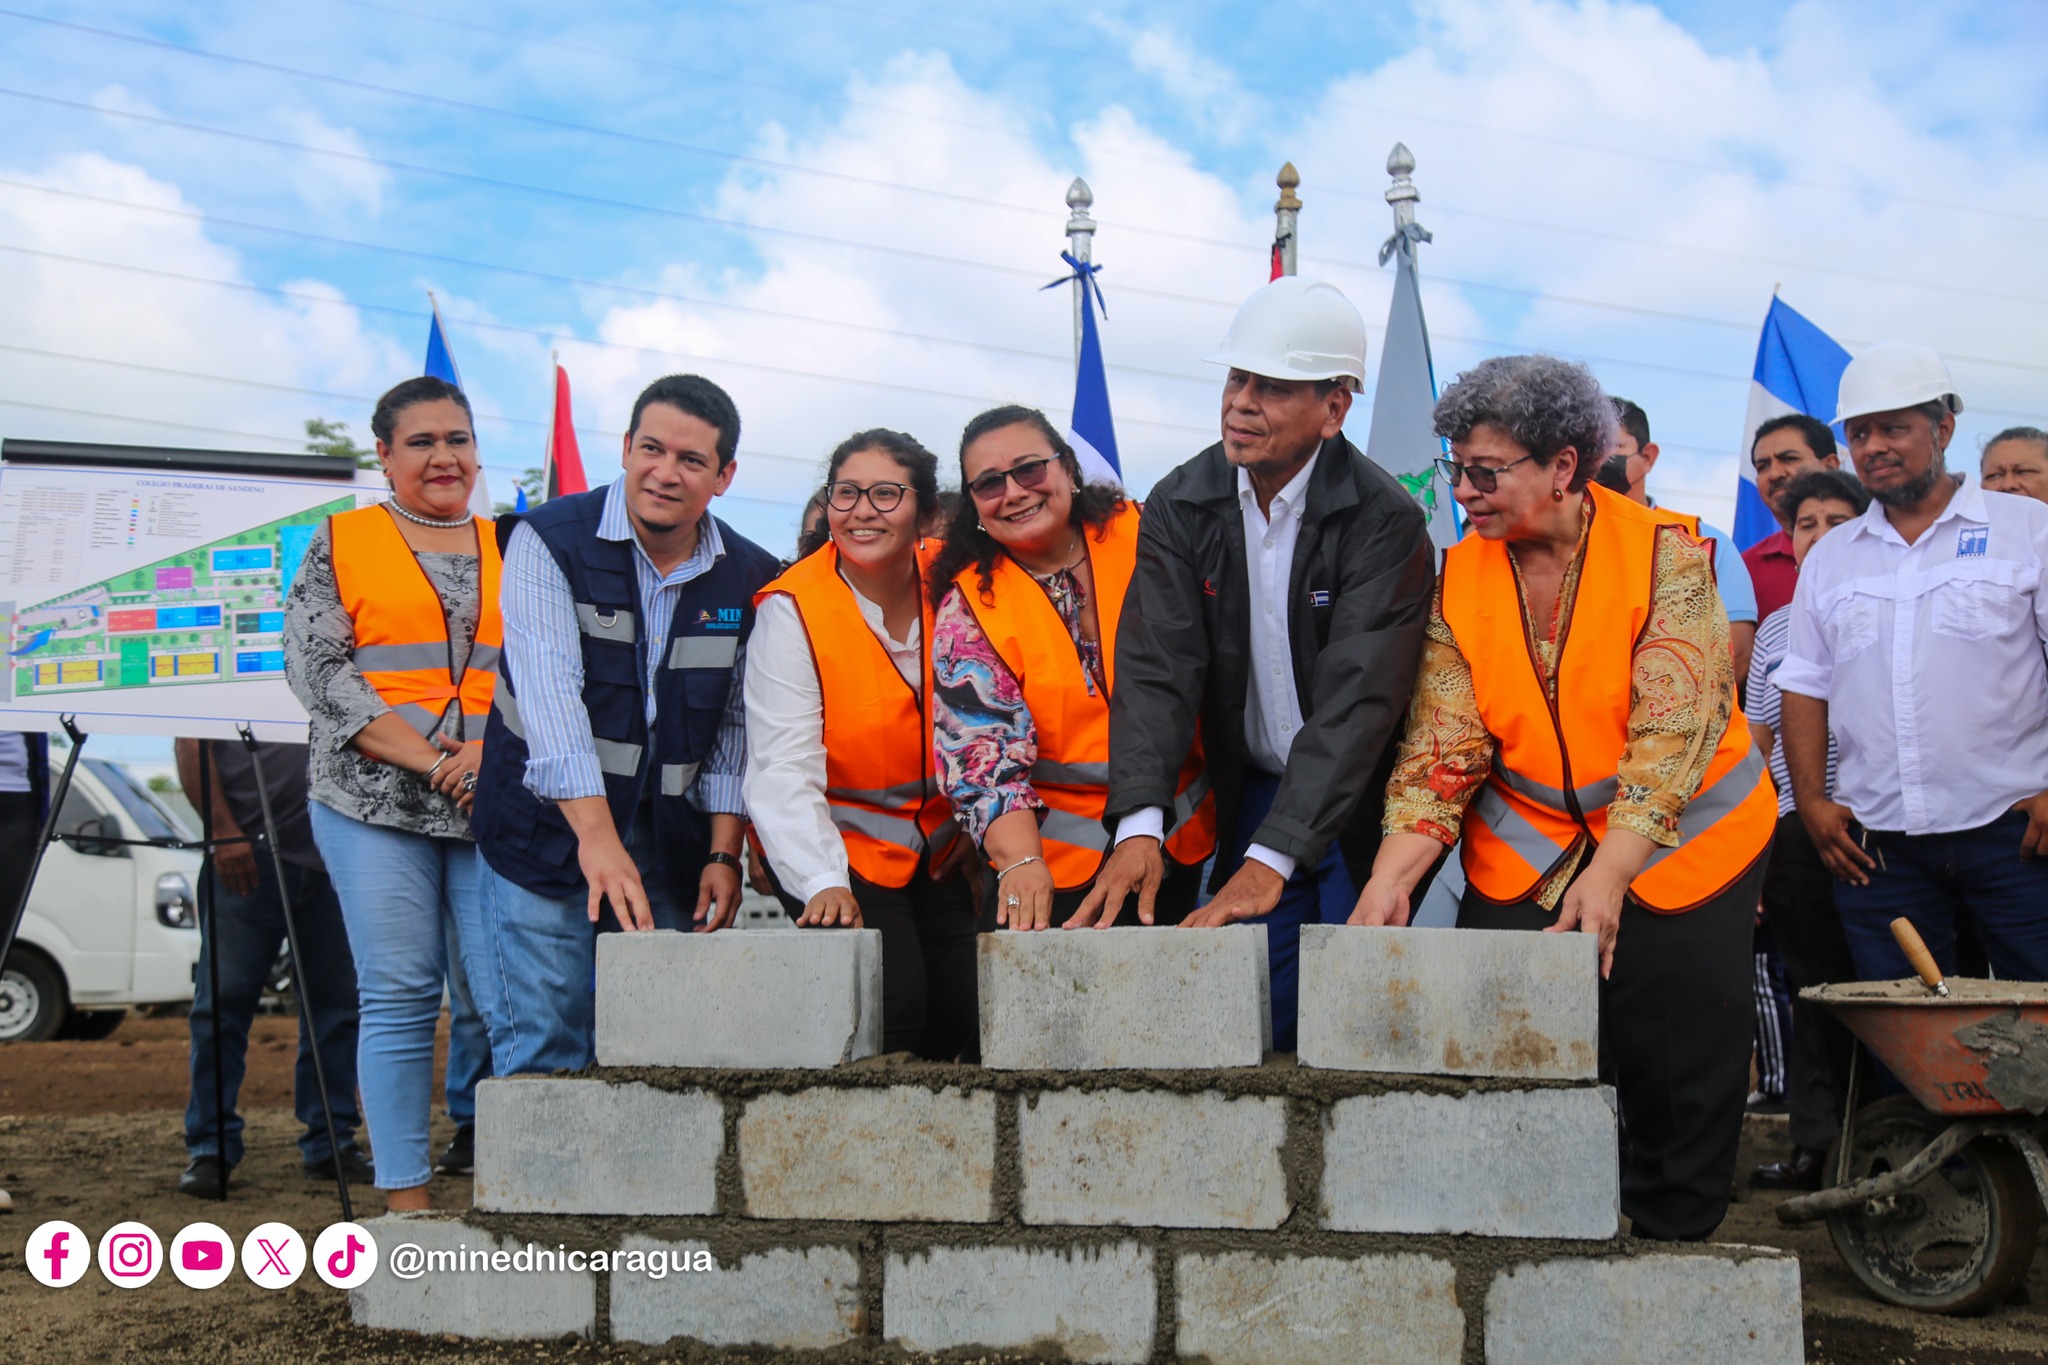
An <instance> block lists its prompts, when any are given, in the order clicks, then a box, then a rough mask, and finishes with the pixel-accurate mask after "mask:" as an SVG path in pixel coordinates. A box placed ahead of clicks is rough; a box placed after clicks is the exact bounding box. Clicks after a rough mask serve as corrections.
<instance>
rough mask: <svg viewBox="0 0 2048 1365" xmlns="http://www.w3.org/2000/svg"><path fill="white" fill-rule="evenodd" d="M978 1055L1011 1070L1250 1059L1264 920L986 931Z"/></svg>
mask: <svg viewBox="0 0 2048 1365" xmlns="http://www.w3.org/2000/svg"><path fill="white" fill-rule="evenodd" d="M976 953H977V957H978V963H979V967H980V986H981V1060H982V1064H983V1065H984V1066H989V1067H995V1068H998V1069H1001V1070H1009V1071H1017V1070H1027V1069H1037V1068H1044V1069H1049V1070H1062V1071H1101V1070H1105V1069H1108V1068H1112V1067H1149V1068H1166V1067H1172V1068H1184V1067H1218V1066H1257V1065H1258V1064H1259V1061H1260V1059H1261V1058H1262V1057H1263V1056H1264V1054H1265V1051H1266V1049H1267V1047H1269V1046H1270V1045H1271V1043H1272V1039H1273V1011H1272V1008H1271V1006H1270V1004H1269V1003H1268V994H1267V992H1268V984H1267V979H1266V928H1265V926H1264V925H1234V926H1232V927H1230V928H1227V929H1202V930H1194V929H1189V930H1184V931H1183V930H1166V929H1149V928H1143V927H1126V928H1121V929H1100V930H1096V929H1091V930H1087V931H1085V932H1084V931H1081V930H1075V931H1073V932H1071V933H1069V932H1065V931H1058V930H1047V931H1041V932H1038V933H1014V932H1008V931H1004V932H999V933H993V934H983V935H982V936H981V937H980V939H978V940H977V941H976Z"/></svg>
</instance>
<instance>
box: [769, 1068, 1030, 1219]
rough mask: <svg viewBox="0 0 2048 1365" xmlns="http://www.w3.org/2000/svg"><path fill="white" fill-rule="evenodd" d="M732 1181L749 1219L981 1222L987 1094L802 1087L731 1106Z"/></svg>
mask: <svg viewBox="0 0 2048 1365" xmlns="http://www.w3.org/2000/svg"><path fill="white" fill-rule="evenodd" d="M739 1147H740V1181H741V1183H742V1185H743V1186H744V1188H745V1190H746V1197H747V1212H748V1214H749V1215H751V1216H752V1217H755V1218H832V1219H845V1220H852V1221H864V1222H877V1223H885V1222H886V1223H893V1222H905V1221H927V1222H938V1223H986V1222H988V1221H989V1220H990V1219H991V1218H993V1217H994V1216H995V1209H994V1203H995V1179H996V1096H995V1092H994V1091H992V1090H969V1091H963V1090H959V1089H956V1088H954V1087H951V1086H948V1087H947V1088H946V1089H944V1090H940V1091H936V1092H934V1091H931V1090H928V1089H926V1088H924V1087H923V1086H915V1085H899V1086H891V1087H890V1088H888V1089H885V1090H839V1089H824V1088H820V1089H816V1090H802V1091H798V1092H797V1093H795V1094H772V1095H760V1096H756V1097H755V1098H753V1099H750V1100H748V1101H747V1107H746V1109H745V1110H744V1111H742V1113H741V1114H740V1136H739Z"/></svg>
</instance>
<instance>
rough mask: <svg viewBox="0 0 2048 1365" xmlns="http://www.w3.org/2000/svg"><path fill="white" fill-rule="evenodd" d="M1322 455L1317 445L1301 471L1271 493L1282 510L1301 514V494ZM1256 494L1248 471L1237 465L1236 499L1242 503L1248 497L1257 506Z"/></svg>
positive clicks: (1251, 503)
mask: <svg viewBox="0 0 2048 1365" xmlns="http://www.w3.org/2000/svg"><path fill="white" fill-rule="evenodd" d="M1322 457H1323V451H1322V447H1320V446H1318V447H1317V448H1316V453H1315V454H1313V455H1311V456H1309V457H1308V463H1307V464H1305V465H1303V466H1302V467H1301V472H1300V473H1298V474H1296V475H1295V476H1294V477H1293V478H1291V479H1289V480H1288V481H1287V485H1286V486H1285V487H1284V488H1282V489H1281V490H1280V491H1279V492H1278V493H1275V494H1274V495H1273V502H1274V503H1276V504H1277V505H1279V507H1280V508H1281V510H1282V511H1283V512H1291V513H1293V514H1294V515H1296V516H1299V515H1301V495H1302V493H1303V492H1304V491H1306V490H1307V488H1308V480H1309V475H1311V474H1313V473H1315V468H1316V461H1317V460H1320V459H1321V458H1322ZM1258 496H1259V492H1258V490H1257V489H1256V488H1253V487H1252V476H1251V473H1250V471H1248V470H1247V469H1246V468H1245V467H1244V466H1243V465H1239V466H1237V500H1238V501H1239V502H1240V503H1243V502H1245V501H1246V499H1250V500H1251V501H1250V505H1251V506H1252V507H1257V506H1258Z"/></svg>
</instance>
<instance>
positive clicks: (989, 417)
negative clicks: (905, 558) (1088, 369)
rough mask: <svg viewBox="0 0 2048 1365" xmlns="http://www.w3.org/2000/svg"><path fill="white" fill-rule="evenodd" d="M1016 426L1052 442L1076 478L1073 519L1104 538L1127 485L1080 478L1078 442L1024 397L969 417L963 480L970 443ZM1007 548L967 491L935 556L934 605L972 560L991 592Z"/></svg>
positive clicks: (983, 589) (962, 451)
mask: <svg viewBox="0 0 2048 1365" xmlns="http://www.w3.org/2000/svg"><path fill="white" fill-rule="evenodd" d="M1015 426H1027V427H1032V428H1035V429H1036V430H1037V432H1038V434H1039V435H1041V436H1043V437H1045V440H1046V444H1048V445H1050V446H1051V447H1052V453H1053V455H1054V457H1055V458H1056V459H1058V461H1059V463H1060V466H1061V468H1063V469H1065V470H1066V471H1067V477H1068V478H1070V479H1072V480H1073V481H1074V505H1073V509H1072V511H1071V512H1070V513H1069V519H1070V521H1071V523H1072V525H1073V526H1074V528H1075V529H1076V530H1081V531H1089V530H1092V531H1095V532H1097V533H1098V534H1097V538H1098V539H1100V533H1101V531H1102V530H1103V528H1104V527H1106V526H1108V525H1109V522H1110V518H1112V517H1114V516H1115V515H1116V514H1117V513H1118V512H1120V511H1122V510H1123V507H1124V491H1123V489H1121V488H1118V487H1117V486H1116V485H1115V484H1108V483H1084V482H1083V481H1082V478H1081V461H1080V458H1079V457H1078V456H1076V455H1075V454H1074V448H1073V446H1071V445H1069V444H1068V443H1067V439H1066V438H1065V437H1064V436H1062V435H1060V433H1059V430H1058V429H1057V428H1056V427H1054V426H1053V424H1052V423H1051V422H1049V421H1047V420H1046V416H1045V414H1044V413H1042V412H1040V411H1039V410H1038V409H1037V408H1030V407H1025V406H1024V405H1023V404H1021V403H1008V404H1005V405H1004V406H1002V407H999V408H990V409H989V410H988V411H987V412H984V413H982V414H980V415H979V416H977V417H976V418H974V420H973V421H971V422H969V423H968V424H967V429H966V430H965V431H962V432H961V433H960V481H961V483H962V484H965V483H966V481H967V447H969V446H971V445H973V444H974V443H975V442H976V441H978V440H980V439H981V438H982V437H984V436H986V435H988V434H989V433H990V432H991V431H1001V430H1002V429H1003V428H1004V427H1015ZM1002 552H1003V547H1002V546H1001V545H998V544H997V543H996V538H995V537H994V536H992V535H990V534H989V533H988V532H987V531H984V530H983V529H982V528H981V511H980V509H978V508H977V507H975V505H974V498H973V496H972V495H971V494H965V493H964V492H963V495H962V496H961V498H960V501H959V504H958V505H957V506H955V507H954V509H953V519H952V520H951V521H950V522H948V523H947V525H946V543H945V548H944V549H942V550H940V551H939V557H938V559H937V560H935V561H934V562H933V564H932V568H931V574H930V577H929V579H928V581H929V583H930V584H931V589H930V591H931V598H932V603H933V605H935V606H936V605H937V604H938V603H939V602H941V601H943V600H944V599H945V596H946V591H947V589H949V588H951V587H952V585H953V580H954V579H955V578H958V577H959V576H960V571H961V570H963V569H965V568H967V567H968V566H969V565H970V564H971V565H973V566H974V570H975V574H976V576H977V580H978V584H979V587H980V589H981V592H982V594H983V596H984V597H986V595H987V594H988V593H989V591H990V589H991V587H992V584H993V579H992V578H991V575H992V574H993V573H994V572H995V567H996V556H997V555H999V554H1001V553H1002Z"/></svg>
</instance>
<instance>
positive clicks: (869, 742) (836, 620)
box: [669, 540, 958, 887]
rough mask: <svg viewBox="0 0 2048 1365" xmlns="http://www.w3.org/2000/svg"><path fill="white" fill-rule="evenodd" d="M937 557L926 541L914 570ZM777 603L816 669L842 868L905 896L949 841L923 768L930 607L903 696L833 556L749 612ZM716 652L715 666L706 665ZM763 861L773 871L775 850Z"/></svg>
mask: <svg viewBox="0 0 2048 1365" xmlns="http://www.w3.org/2000/svg"><path fill="white" fill-rule="evenodd" d="M938 548H939V542H937V541H935V540H928V541H924V542H923V543H921V544H920V546H919V548H918V557H919V562H920V565H921V566H922V565H927V564H929V563H930V561H931V558H932V556H934V555H936V554H937V552H938ZM778 593H779V594H782V595H784V596H787V597H788V598H789V599H790V601H791V602H792V603H794V604H795V606H796V614H797V620H798V621H799V622H801V623H802V625H803V628H804V633H805V635H806V636H807V637H808V639H809V641H810V646H811V658H812V661H813V663H814V664H815V665H816V666H817V671H818V688H819V693H820V698H821V702H822V705H821V711H822V715H821V716H820V718H819V726H820V743H821V746H822V747H823V749H824V752H825V801H826V805H827V807H828V809H829V814H830V815H831V818H832V824H833V827H834V828H836V829H837V830H838V831H839V834H840V838H841V839H843V840H844V841H845V843H846V859H847V863H848V864H849V865H850V866H851V867H852V869H853V871H854V872H855V873H856V874H857V875H858V876H859V877H860V878H861V879H862V880H863V881H867V882H871V883H873V884H874V885H877V886H889V887H897V886H906V885H908V884H909V882H910V879H911V878H912V877H913V876H914V875H915V874H916V872H917V868H918V864H919V862H920V861H921V860H922V859H923V858H924V856H925V853H926V850H927V849H929V850H930V851H931V852H932V853H933V854H935V855H936V854H938V853H941V852H943V851H944V850H945V848H946V847H947V846H948V845H950V844H951V843H952V841H953V838H954V837H955V835H956V834H957V833H958V831H957V828H956V827H955V826H954V825H953V812H952V807H951V806H950V805H948V804H947V801H946V798H945V796H944V794H943V793H941V792H940V790H939V783H938V776H937V774H936V772H935V771H934V768H933V758H932V726H931V712H930V708H929V706H928V705H927V704H926V701H927V699H928V698H929V697H930V696H931V694H932V665H931V635H932V612H931V603H930V602H929V601H928V600H927V598H926V594H924V593H923V592H920V593H919V594H918V608H919V611H920V612H921V613H922V620H921V629H922V634H921V636H920V637H919V638H920V640H921V641H922V643H923V649H922V651H921V653H920V659H921V667H922V670H923V677H922V687H920V688H913V687H912V686H911V685H910V684H909V683H908V682H907V681H905V679H904V677H903V675H902V674H901V673H900V672H898V671H897V669H896V663H895V661H894V660H893V659H892V658H890V657H889V652H888V651H887V650H886V649H884V648H883V647H882V642H881V641H880V640H878V639H876V638H875V633H874V631H873V630H872V629H870V628H869V626H868V623H867V618H866V616H864V615H863V614H862V612H861V610H860V604H859V603H858V602H857V601H856V600H855V599H854V595H853V589H851V588H850V587H848V586H847V584H846V580H845V579H844V578H842V577H840V574H839V551H838V548H837V547H836V546H833V545H829V544H828V545H826V546H825V547H824V548H823V549H821V550H819V551H818V552H817V553H815V554H812V555H810V556H807V557H806V558H804V559H802V560H799V561H798V562H797V563H795V564H793V565H791V566H790V567H789V568H788V569H787V570H786V571H784V573H783V574H782V576H781V577H779V578H777V579H776V580H775V581H774V582H772V583H770V584H768V586H767V587H765V588H763V589H761V591H760V592H759V593H757V594H755V596H754V601H755V604H756V605H757V606H758V605H759V604H760V603H761V602H762V601H763V600H765V599H766V598H768V597H769V596H771V595H774V594H778ZM736 643H737V642H736V641H734V640H732V639H731V638H729V637H723V638H721V637H710V638H693V639H683V640H678V641H677V642H676V646H675V650H674V651H673V654H672V657H671V658H670V660H669V664H670V666H671V667H717V666H721V665H723V664H730V663H731V651H732V650H733V649H734V647H735V645H736ZM721 650H722V651H724V657H723V658H719V657H715V656H716V655H717V654H718V653H719V651H721ZM767 855H768V860H769V862H771V863H773V862H774V860H775V856H776V850H774V849H772V848H771V849H768V850H767Z"/></svg>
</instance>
